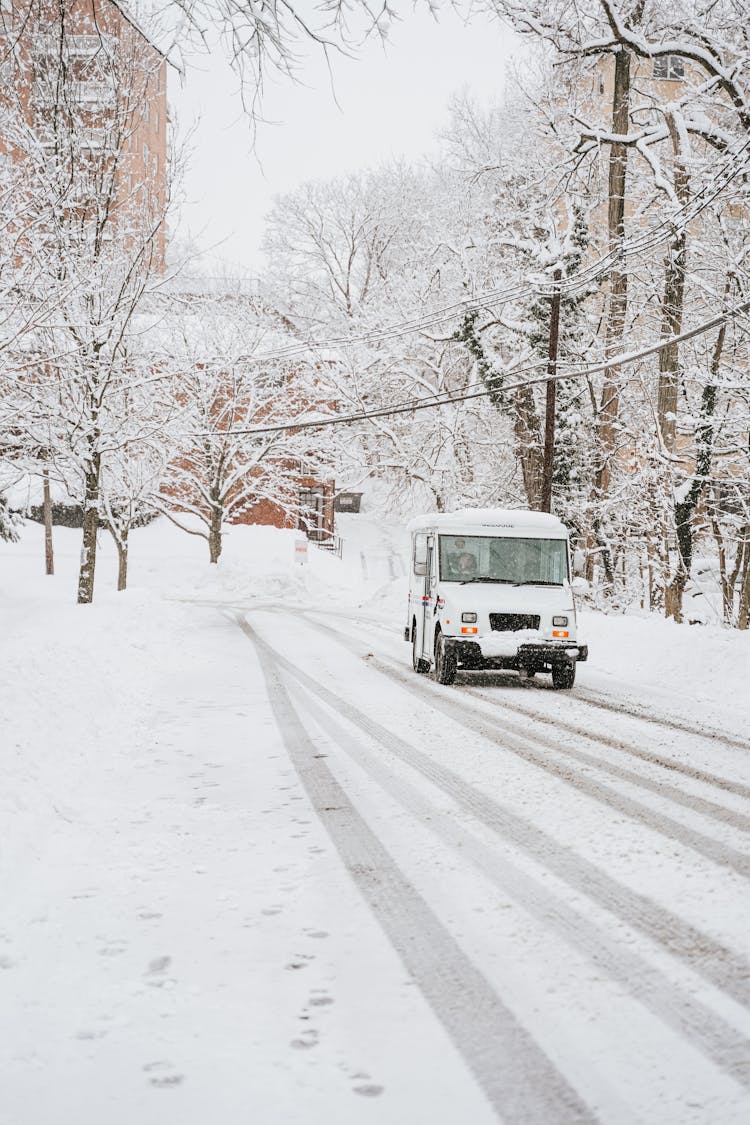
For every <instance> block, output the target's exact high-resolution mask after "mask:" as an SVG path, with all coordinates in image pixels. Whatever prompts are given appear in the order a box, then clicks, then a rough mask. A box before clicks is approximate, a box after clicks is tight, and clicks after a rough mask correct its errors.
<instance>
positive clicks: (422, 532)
mask: <svg viewBox="0 0 750 1125" xmlns="http://www.w3.org/2000/svg"><path fill="white" fill-rule="evenodd" d="M409 530H410V531H411V537H412V543H411V567H410V582H409V587H410V588H409V606H408V617H407V623H406V628H405V629H404V639H405V640H407V641H410V642H411V645H412V663H413V665H414V670H415V672H429V671H430V670H432V671H433V673H434V676H435V679H436V680H437V681H438V683H441V684H451V683H453V681H454V679H455V678H456V673H457V672H459V671H461V672H464V671H471V670H483V669H491V668H511V669H515V670H516V671H518V672H519V673H520V675H521V676H523V677H525V678H529V677H531V676H533V675H534V674H535V673H536V672H551V673H552V683H553V685H554V687H556V688H570V687H572V686H573V683H574V681H575V673H576V663H577V662H578V661H579V660H586V659H587V657H588V648H587V646H586V645H584V644H580V643H579V641H578V634H577V628H576V611H575V605H574V602H573V590H574V588H577V587H578V585H579V583H580V584H581V586H582V587H585V582H584V580H583V579H575V580H574V579H572V577H571V566H570V544H569V542H568V532H567V529H566V528H565V526H564V524H562V523H561V522H560V520H559V519H557V517H556V516H551V515H547V514H546V513H544V512H527V511H506V510H504V509H500V508H477V509H465V510H464V511H459V512H450V513H441V514H432V515H427V516H422V517H420V518H419V519H416V520H413V521H412V523H411V524H410V525H409Z"/></svg>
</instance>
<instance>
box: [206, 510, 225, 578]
mask: <svg viewBox="0 0 750 1125" xmlns="http://www.w3.org/2000/svg"><path fill="white" fill-rule="evenodd" d="M221 517H222V510H221V507H220V506H219V504H218V503H216V502H215V501H214V502H213V503H212V505H211V523H210V524H209V528H208V552H209V556H210V559H211V562H212V563H217V562H218V561H219V556H220V555H221V523H222V518H221Z"/></svg>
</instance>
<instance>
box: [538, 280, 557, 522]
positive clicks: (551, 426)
mask: <svg viewBox="0 0 750 1125" xmlns="http://www.w3.org/2000/svg"><path fill="white" fill-rule="evenodd" d="M561 280H562V270H561V269H559V268H558V269H556V270H555V274H554V282H555V288H554V290H553V293H552V303H551V307H550V314H549V351H548V353H547V357H548V358H547V413H546V416H545V423H544V475H543V479H542V502H541V510H542V511H543V512H551V511H552V470H553V467H554V463H555V397H556V391H557V383H556V380H555V376H556V375H557V345H558V339H559V336H560V281H561Z"/></svg>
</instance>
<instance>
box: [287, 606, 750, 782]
mask: <svg viewBox="0 0 750 1125" xmlns="http://www.w3.org/2000/svg"><path fill="white" fill-rule="evenodd" d="M315 613H318V614H320V615H321V616H325V617H340V618H343V619H344V620H350V621H362V622H364V623H365V624H367V625H368V626H370V627H373V628H376V629H378V630H380V631H382V632H384V633H387V634H388V635H389V636H390V637H391V638H393V639H395V636H396V635H395V633H394V631H393V630H392V629H390V628H388V626H386V625H384V624H383V623H382V622H380V621H378V620H376V619H375V618H373V617H368V616H366V615H360V614H356V613H343V612H341V611H339V610H314V609H313V610H305V616H309V615H311V614H315ZM523 690H525V691H529V692H542V693H545V694H546V693H547V692H548V691H552V689H551V688H548V687H545V686H542V684H535V683H533V682H530V683H526V684H524V686H523ZM573 698H574V699H575V700H576V701H577V702H581V703H584V704H587V705H588V706H590V707H596V708H599V709H600V710H603V711H611V712H613V713H615V714H619V715H627V716H628V717H630V718H633V719H638V720H639V721H640V722H642V723H651V724H653V725H654V726H659V727H664V728H666V729H667V730H676V731H680V732H682V733H683V734H690V735H694V736H695V737H697V738H704V739H706V740H707V741H708V742H722V743H724V744H725V745H726V746H733V747H735V748H736V749H738V750H748V749H750V742H748V740H747V739H742V738H739V737H737V736H736V735H734V734H730V733H729V732H728V731H722V730H717V729H715V728H714V727H707V726H698V725H697V724H693V723H688V722H687V721H686V720H684V719H677V718H675V717H674V716H669V715H654V714H653V712H646V711H644V710H643V709H642V708H640V707H638V706H635V705H633V704H631V705H630V706H628V705H627V704H626V703H624V702H622V701H620V700H616V699H609V698H607V696H605V695H602V694H601V693H599V692H596V691H594V690H593V689H592V688H584V687H581V686H580V685H579V686H578V687H576V689H575V695H574V696H573ZM503 706H505V704H503ZM518 710H519V711H521V712H522V713H525V714H531V712H528V711H526V712H524V711H523V708H520V707H519V708H518ZM534 717H536V715H534ZM571 729H573V728H571ZM668 761H669V759H665V764H666V763H667V762H668ZM659 764H661V763H659ZM709 776H710V775H709ZM720 780H721V779H719V781H720ZM719 781H716V782H713V784H719ZM729 784H730V785H731V784H732V783H731V782H730V783H729ZM722 787H725V786H722ZM742 789H743V790H744V792H742V793H741V794H740V795H741V796H748V795H750V787H748V786H743V787H742Z"/></svg>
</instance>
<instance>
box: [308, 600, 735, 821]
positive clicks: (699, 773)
mask: <svg viewBox="0 0 750 1125" xmlns="http://www.w3.org/2000/svg"><path fill="white" fill-rule="evenodd" d="M317 612H320V613H321V615H324V616H330V614H323V611H316V610H306V611H305V613H304V616H305V618H307V619H308V620H309V622H310V624H311V625H313V626H314V627H317V628H321V629H322V628H327V629H328V630H329V631H330V632H331V633H332V634H335V635H337V637H338V638H339V640H340V641H341V642H342V643H346V641H347V640H348V638H347V636H346V634H345V633H342V632H341V631H340V630H336V629H331V628H330V626H325V625H323V623H322V622H318V621H315V620H314V616H315V614H316V613H317ZM333 616H341V617H344V615H343V614H338V615H336V614H334V615H333ZM352 620H356V621H360V620H365V621H366V622H367V624H369V625H376V626H378V622H376V621H375V620H370V619H369V618H364V619H363V618H359V617H355V618H352ZM378 627H379V628H380V629H381V630H384V631H386V632H389V633H390V630H386V629H385V626H383V625H379V626H378ZM358 654H359V655H360V657H361V658H363V659H364V657H363V656H362V651H361V650H358ZM376 659H377V660H378V661H379V662H380V661H381V660H382V657H377V658H376ZM393 670H394V672H398V674H399V678H400V679H402V680H403V681H404V682H406V681H407V680H411V677H410V675H409V674H408V673H406V674H404V673H403V671H402V669H401V667H400V666H399V665H396V664H395V663H394V664H393ZM492 674H493V673H487V675H492ZM510 675H512V673H510ZM481 676H482V673H481V672H480V673H476V674H472V682H467V683H463V684H461V685H460V686H461V688H462V691H463V692H465V693H466V694H468V695H473V696H474V697H475V698H477V699H481V700H483V701H484V702H485V703H491V704H493V706H495V707H500V708H502V709H503V710H505V711H513V712H514V713H515V714H517V715H522V716H523V717H524V718H526V719H531V720H532V722H535V723H540V724H542V725H545V726H550V727H554V729H555V730H564V731H566V732H567V733H568V734H573V735H576V736H578V737H583V738H585V739H587V740H588V741H590V742H594V743H599V744H600V745H602V746H608V747H610V749H612V750H617V751H621V752H622V753H625V754H628V755H629V756H630V757H632V758H636V759H637V760H638V761H640V762H645V763H647V764H648V765H653V766H659V767H661V768H662V769H665V770H668V771H670V772H671V773H677V774H681V775H682V776H684V777H689V778H691V779H692V780H693V781H700V782H701V783H702V784H704V785H708V786H711V787H713V788H715V789H720V790H722V791H723V792H726V793H731V794H733V795H734V796H736V797H741V798H744V799H746V800H750V785H743V784H742V782H739V781H732V780H730V779H729V778H726V777H721V776H720V775H719V774H715V773H709V772H708V771H706V770H701V769H698V768H697V767H694V766H691V765H689V764H688V763H687V762H681V761H678V760H677V759H675V758H665V757H664V756H663V755H661V754H656V753H653V752H652V751H649V750H642V749H641V748H640V747H637V746H633V745H632V744H630V743H628V742H623V741H622V739H619V738H614V737H610V736H609V735H606V734H603V733H601V732H600V731H596V730H592V729H591V728H590V727H588V728H587V727H583V726H581V725H580V724H578V723H574V722H571V720H570V719H566V718H564V717H563V716H562V715H560V714H555V715H546V714H544V713H543V712H539V711H531V710H529V708H528V707H524V706H522V705H521V704H519V703H516V702H513V701H511V700H509V699H508V697H507V694H503V695H502V696H498V695H497V693H495V694H492V695H490V693H489V692H488V691H486V690H484V689H483V688H481V687H475V686H474V683H477V682H479V683H481ZM514 688H515V690H519V688H520V690H522V691H526V690H530V691H538V690H544V691H546V690H547V689H539V688H537V687H535V686H534V685H532V684H530V683H526V684H523V685H522V686H521V685H518V687H515V685H514ZM566 698H572V699H574V700H579V699H583V697H582V696H581V694H580V690H579V689H578V688H576V691H575V695H573V696H572V697H570V696H568V697H566ZM622 713H623V714H625V715H632V716H633V717H634V718H638V719H639V720H640V721H642V722H644V723H647V722H648V721H649V720H648V719H647V718H646V717H645V716H642V715H636V714H635V713H634V712H630V711H623V712H622ZM653 721H654V722H658V720H653ZM659 725H661V724H659ZM686 729H687V728H686ZM689 733H694V734H696V735H700V737H701V738H706V739H719V738H722V737H723V736H721V735H719V734H718V733H717V734H705V733H702V732H700V731H698V730H697V729H696V730H695V731H690V732H689ZM732 744H733V745H740V743H732ZM743 749H748V746H747V745H745V746H743ZM597 764H599V765H601V764H602V763H600V761H599V759H597ZM639 776H640V775H639ZM715 807H716V809H720V810H721V813H722V815H719V817H718V819H720V820H725V821H726V823H729V824H732V823H733V824H734V825H735V827H738V828H740V829H741V830H742V831H748V830H750V817H746V816H744V815H743V814H742V813H737V814H735V816H736V818H737V819H736V820H727V819H726V816H725V815H723V814H725V813H729V815H730V816H731V815H732V813H731V810H727V809H725V808H724V806H722V805H716V806H715ZM709 815H710V814H709Z"/></svg>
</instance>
